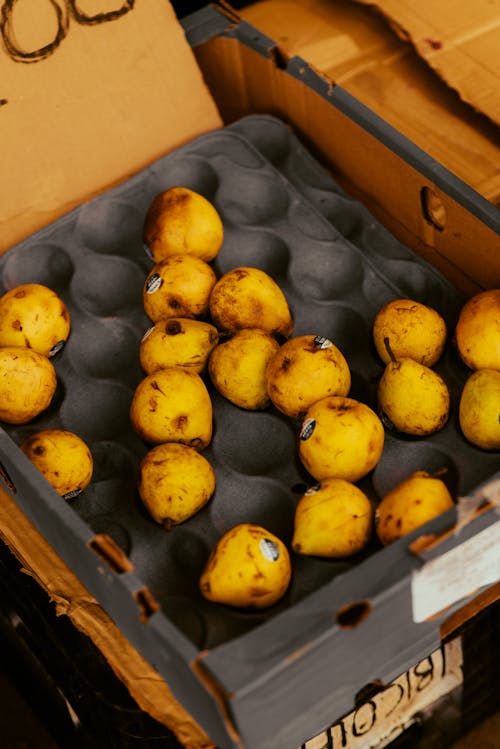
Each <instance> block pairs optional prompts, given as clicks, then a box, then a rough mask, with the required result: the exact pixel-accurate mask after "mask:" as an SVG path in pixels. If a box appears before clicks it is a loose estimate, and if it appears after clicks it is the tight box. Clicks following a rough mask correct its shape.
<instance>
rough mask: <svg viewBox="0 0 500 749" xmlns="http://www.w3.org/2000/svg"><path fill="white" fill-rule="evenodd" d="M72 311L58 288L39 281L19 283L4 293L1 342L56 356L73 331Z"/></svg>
mask: <svg viewBox="0 0 500 749" xmlns="http://www.w3.org/2000/svg"><path fill="white" fill-rule="evenodd" d="M70 327H71V323H70V315H69V311H68V308H67V307H66V304H65V303H64V302H63V300H62V299H61V298H60V297H59V296H58V295H57V294H56V292H55V291H52V289H49V288H48V287H47V286H43V285H42V284H38V283H27V284H22V285H21V286H16V287H15V288H13V289H10V291H7V292H6V293H5V294H4V295H3V296H2V297H0V346H21V347H26V348H29V349H32V351H36V352H37V353H38V354H43V355H44V356H48V357H51V356H54V354H56V353H57V352H58V351H60V349H61V348H62V347H63V346H64V344H65V342H66V340H67V339H68V336H69V333H70Z"/></svg>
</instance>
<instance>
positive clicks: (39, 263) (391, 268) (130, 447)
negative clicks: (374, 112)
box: [0, 116, 498, 648]
mask: <svg viewBox="0 0 500 749" xmlns="http://www.w3.org/2000/svg"><path fill="white" fill-rule="evenodd" d="M176 185H183V186H186V187H189V188H191V189H193V190H196V191H197V192H199V193H201V194H202V195H204V196H205V197H206V198H208V199H209V200H211V201H213V202H214V204H215V206H216V208H217V210H218V211H219V213H220V215H221V217H222V219H223V222H224V242H223V246H222V249H221V251H220V253H219V255H218V256H217V258H216V259H215V260H214V261H213V263H212V265H213V268H214V270H215V271H216V274H217V276H220V275H222V274H223V273H225V272H227V271H228V270H230V269H231V268H234V267H237V266H241V265H249V266H255V267H258V268H261V269H262V270H264V271H265V272H267V273H269V274H270V275H271V276H272V277H273V278H275V279H276V281H277V282H278V283H279V284H280V286H281V287H282V289H283V291H284V293H285V294H286V296H287V299H288V301H289V304H290V307H291V310H292V313H293V317H294V323H295V329H294V335H311V334H314V335H321V336H324V337H327V338H330V339H331V340H332V341H333V342H334V343H335V345H337V346H338V348H339V349H340V350H341V351H342V353H343V354H344V356H345V357H346V359H347V361H348V364H349V366H350V368H351V376H352V386H351V392H350V395H351V396H352V397H354V398H358V399H359V400H362V401H364V402H366V403H367V404H368V405H370V406H371V407H373V408H375V407H376V383H377V378H378V377H379V376H380V374H381V372H382V371H383V364H382V362H381V361H380V359H379V358H378V356H377V354H376V352H375V349H374V346H373V342H372V339H371V329H372V323H373V319H374V316H375V314H376V312H377V311H378V309H379V308H380V307H381V306H382V305H383V304H385V303H386V302H387V301H390V300H391V299H394V298H398V297H399V296H405V295H406V296H410V297H412V298H415V299H417V300H419V301H422V302H424V303H427V304H430V305H431V306H435V307H436V309H438V310H439V311H440V312H441V313H442V314H443V316H444V317H445V320H446V321H447V323H448V326H449V334H450V333H451V331H452V326H453V324H454V321H455V320H456V317H457V313H458V310H459V309H460V306H461V303H462V299H461V297H460V296H459V295H458V294H457V293H456V292H455V291H454V290H453V289H452V287H451V286H450V284H449V283H448V282H447V281H446V280H445V279H444V278H442V277H441V276H440V275H439V274H438V273H437V272H436V271H435V270H434V269H433V268H431V267H430V266H429V265H428V264H426V263H425V262H423V261H422V260H421V259H419V258H417V257H416V256H415V255H413V253H411V252H410V251H409V250H408V249H407V248H405V247H404V246H403V245H401V244H400V243H399V242H397V240H396V239H395V238H394V237H392V236H391V235H390V234H389V233H388V232H387V230H385V229H384V228H383V227H382V226H380V224H378V222H377V221H375V219H374V218H373V216H371V215H370V214H369V213H368V211H367V210H366V209H365V208H364V206H362V205H361V204H360V203H358V202H357V201H355V200H353V199H352V198H351V197H350V196H348V195H347V194H346V193H345V192H344V191H343V190H342V189H341V188H340V187H339V186H338V185H337V184H336V182H335V181H333V179H332V178H331V177H330V175H328V174H327V173H326V172H325V171H324V170H322V169H321V168H320V167H319V165H318V164H317V162H315V161H314V159H313V158H312V156H311V155H310V154H309V153H308V152H307V151H306V150H305V149H304V147H303V146H302V145H301V144H300V143H299V141H298V140H297V139H296V138H295V136H294V135H293V134H292V132H291V131H290V130H289V129H288V128H287V127H286V126H285V125H284V124H283V123H281V122H279V121H277V120H274V119H272V118H270V117H265V116H264V117H258V116H255V117H248V118H245V119H244V120H241V121H239V122H238V123H236V124H235V125H234V126H230V127H228V128H226V129H223V130H221V131H214V132H211V133H208V134H207V135H205V136H202V137H201V138H198V139H196V140H195V141H193V142H191V143H188V144H186V145H185V146H182V147H181V148H179V149H177V150H176V151H174V152H172V153H171V154H168V155H167V156H165V157H163V158H161V159H159V160H158V161H157V162H155V163H154V164H152V165H151V166H150V167H149V168H147V169H145V170H143V171H142V172H140V173H138V174H136V175H135V176H134V177H132V178H131V179H130V180H128V181H127V182H124V183H123V184H121V185H118V186H117V187H116V188H113V189H112V190H110V191H108V192H106V193H104V194H102V195H100V196H98V197H97V198H95V199H94V200H92V201H89V202H88V203H85V204H84V205H82V206H80V207H79V208H77V209H75V210H74V211H73V212H71V213H70V214H68V215H66V216H64V217H63V218H62V219H60V220H59V221H57V222H55V223H54V224H52V225H51V226H49V227H47V228H46V229H45V230H42V231H41V232H37V234H36V235H34V236H33V237H30V238H28V239H27V240H25V241H24V242H22V243H20V244H19V245H18V246H16V247H14V248H12V249H11V250H10V251H9V252H8V253H6V254H5V255H4V256H3V257H2V258H1V259H0V290H2V288H1V287H3V289H8V288H12V287H14V286H16V285H19V284H21V283H27V282H39V283H44V284H46V285H47V286H49V287H51V288H53V289H54V290H56V291H57V292H58V293H60V294H61V296H62V298H63V299H64V301H65V302H66V303H67V305H68V308H69V310H70V315H71V319H72V331H71V334H70V337H69V339H68V342H67V344H66V346H65V347H64V348H63V349H62V351H60V352H59V353H58V354H57V355H56V356H55V357H54V359H53V363H54V366H55V367H56V371H57V374H58V389H57V393H56V397H55V399H54V401H53V403H52V405H51V406H50V408H49V409H48V411H47V412H46V413H45V414H43V415H41V416H40V417H38V418H37V419H36V420H34V421H33V422H32V423H31V424H28V425H23V426H21V427H18V428H17V427H9V428H8V429H7V431H8V433H9V434H10V436H11V437H12V439H13V440H14V442H16V443H17V444H20V442H21V441H22V439H24V438H25V437H26V436H28V435H29V434H31V433H32V432H34V431H36V430H37V429H41V428H49V427H50V428H52V427H61V428H65V429H68V430H70V431H73V432H75V433H77V434H79V435H80V436H81V437H82V438H83V439H84V440H86V441H87V442H88V444H89V446H90V448H91V450H92V454H93V457H94V464H95V471H94V476H93V480H92V484H91V485H90V487H88V489H87V490H86V491H85V492H83V493H82V494H80V495H79V496H78V497H76V498H75V499H74V500H73V501H72V503H71V506H72V507H73V509H74V511H75V512H76V513H77V514H78V515H79V516H80V517H81V518H83V519H84V520H85V522H86V523H87V524H88V525H89V526H90V528H91V529H92V530H93V531H94V532H96V533H106V534H108V535H109V536H111V537H112V538H113V539H114V540H115V542H116V543H117V544H118V545H119V546H120V547H121V548H122V549H123V551H124V552H125V553H126V554H127V555H128V556H129V557H130V559H131V561H132V563H133V564H134V567H135V570H136V572H137V575H138V577H139V578H140V579H141V580H142V581H143V582H144V584H145V585H147V586H148V587H149V588H150V590H151V592H152V593H153V595H154V596H155V597H156V598H157V600H158V601H159V602H160V605H161V607H162V612H163V614H164V615H165V616H166V617H170V618H171V620H172V621H173V622H174V623H175V625H176V626H177V627H178V628H179V629H180V630H181V631H182V632H183V633H184V634H185V635H186V636H187V637H188V638H190V639H191V640H192V641H193V642H194V643H195V645H196V646H197V647H199V648H202V647H213V646H215V645H218V644H222V643H226V642H227V641H228V640H230V639H232V638H233V637H237V636H238V635H241V634H244V633H245V632H248V631H249V630H250V629H252V628H253V627H256V626H258V624H260V623H261V622H265V621H267V619H268V618H269V617H272V616H273V615H274V614H275V613H276V612H278V611H282V610H284V609H286V608H287V607H290V606H293V604H294V603H296V602H298V601H300V600H301V599H302V598H303V597H304V596H306V595H307V594H308V593H310V592H313V591H315V590H317V589H318V587H321V586H322V585H323V584H325V583H326V582H328V581H330V580H332V579H333V578H335V577H336V575H338V574H340V573H344V572H347V571H349V570H350V569H351V568H352V567H353V566H354V565H356V564H357V563H358V562H359V560H360V559H364V558H365V557H366V556H370V555H372V554H375V555H376V552H377V551H378V550H379V549H380V545H379V544H378V542H377V540H376V539H375V538H374V539H373V541H372V543H371V544H370V546H369V547H368V548H367V549H366V551H365V552H364V553H363V554H362V555H360V556H358V557H356V558H353V559H352V560H319V559H315V558H312V557H310V558H306V557H299V556H298V555H292V561H293V568H294V576H293V578H292V584H291V587H290V589H289V591H288V592H287V594H286V596H285V597H284V598H283V600H282V601H280V602H279V603H278V604H277V605H276V606H274V607H272V608H271V609H270V610H268V611H263V612H258V613H256V612H241V611H237V610H234V609H231V608H230V607H227V606H219V605H217V604H214V603H210V602H208V601H205V600H204V599H203V598H202V596H201V594H200V591H199V589H198V578H199V574H200V572H201V569H202V567H203V564H204V563H205V561H206V559H207V558H208V555H209V553H210V550H211V549H212V548H213V546H214V544H215V543H216V541H217V540H218V538H219V537H220V535H221V534H222V533H223V532H224V531H225V530H228V529H229V528H230V527H232V526H234V525H236V524H237V523H240V522H256V523H260V524H262V525H264V526H265V527H266V528H268V530H269V531H270V532H273V533H275V534H276V535H278V536H280V537H282V538H283V539H284V540H285V541H286V542H288V543H289V541H290V539H291V534H292V528H293V517H294V510H295V506H296V504H297V502H298V500H299V498H300V494H301V492H302V491H304V490H305V489H306V488H307V486H308V485H310V484H312V483H316V482H315V481H314V480H313V479H312V478H311V477H310V476H308V475H307V473H306V471H305V470H304V468H303V467H302V465H301V464H300V461H299V460H298V457H297V438H298V430H299V427H300V424H299V420H293V419H289V418H288V417H286V416H284V415H283V414H281V413H280V412H279V411H277V409H276V408H274V407H273V406H269V407H268V408H267V409H266V410H264V411H259V412H249V411H244V410H243V409H240V408H238V407H236V406H234V405H233V404H231V403H229V401H226V400H225V399H224V398H223V397H222V396H221V395H219V394H218V393H217V392H216V391H215V389H214V387H213V386H212V384H211V383H210V380H209V377H208V374H207V373H206V372H205V373H204V375H203V377H204V379H205V382H206V383H207V386H208V388H209V392H210V395H211V397H212V402H213V409H214V435H213V440H212V443H211V444H210V445H209V447H208V448H207V449H206V450H205V451H204V454H205V455H206V457H207V459H209V460H210V462H211V463H212V464H213V466H214V470H215V473H216V478H217V488H216V492H215V495H214V497H213V498H212V499H211V500H210V501H209V503H208V504H207V505H206V506H205V507H204V508H203V509H202V510H201V511H200V512H199V513H198V514H197V515H196V516H194V517H193V518H191V519H190V520H188V521H187V522H185V523H184V524H183V525H181V526H176V527H174V528H172V529H171V530H170V531H169V532H167V531H166V530H165V529H163V528H162V527H160V526H159V525H157V524H156V523H155V522H154V521H153V520H152V519H151V518H150V517H149V516H148V514H147V512H146V510H145V508H144V507H143V505H142V502H141V500H140V497H139V494H138V491H137V486H136V482H137V476H138V466H139V462H140V460H141V458H142V457H143V456H144V455H145V454H146V452H147V451H148V449H149V448H150V446H149V445H147V444H145V443H144V442H143V441H141V439H140V438H139V437H138V436H137V434H136V433H135V432H134V431H133V428H132V426H131V423H130V418H129V408H130V403H131V400H132V396H133V393H134V389H135V387H136V386H137V385H138V383H139V382H140V380H141V379H142V378H143V377H144V376H145V373H144V372H143V371H142V369H141V367H140V362H139V344H140V340H141V338H142V336H143V334H144V333H145V331H146V330H147V329H148V328H149V327H150V326H151V321H149V320H148V318H147V316H146V315H145V313H144V310H143V306H142V291H143V284H144V281H145V277H146V275H147V273H148V272H149V271H150V270H151V268H152V267H153V265H154V263H153V260H152V259H151V257H149V256H148V254H147V253H146V252H145V248H144V246H143V241H142V227H143V222H144V218H145V215H146V212H147V209H148V207H149V205H150V203H151V201H152V199H153V198H154V197H155V195H156V194H158V193H159V192H161V191H162V190H165V189H167V188H168V187H172V186H176ZM28 257H29V262H27V258H28ZM437 369H438V370H439V371H440V372H441V373H443V375H444V376H445V378H446V380H447V381H448V382H450V383H451V386H452V398H453V402H454V407H455V409H456V406H457V398H458V394H459V392H460V387H461V385H462V383H463V382H464V380H465V377H466V375H467V371H466V368H465V367H464V366H463V365H462V364H461V363H460V362H459V361H458V358H457V356H456V352H455V351H454V348H453V346H452V345H451V344H449V345H448V346H447V349H446V352H445V355H444V357H443V360H442V361H441V362H440V363H439V365H438V367H437ZM443 464H444V466H445V467H446V468H447V470H448V473H449V476H450V480H452V481H453V482H454V484H455V485H456V490H457V491H459V492H461V493H463V492H467V491H469V490H470V489H471V488H473V487H474V486H476V485H477V484H478V483H480V482H481V481H482V480H484V479H485V478H487V477H488V476H490V475H491V474H492V473H493V472H494V470H496V468H497V464H498V455H496V456H495V455H488V454H485V453H484V452H481V451H479V450H477V449H474V448H472V447H471V446H469V445H467V444H466V443H465V440H464V439H463V437H462V436H461V434H460V432H459V427H458V423H457V420H456V414H454V415H453V416H452V418H451V419H450V423H449V424H448V425H447V427H446V428H445V429H444V430H443V431H442V433H440V434H438V435H435V436H431V437H430V438H427V439H426V440H422V439H418V438H406V437H401V436H398V435H395V434H392V433H391V434H387V437H386V448H385V450H384V454H383V456H382V460H381V461H380V463H379V465H378V466H377V467H376V469H375V471H374V472H373V475H372V476H370V477H368V478H367V479H366V480H363V482H362V485H363V488H364V489H365V490H366V491H367V493H368V494H369V496H370V499H371V500H372V502H373V504H374V505H375V504H376V503H377V501H378V499H379V497H380V495H381V493H383V492H384V491H385V490H386V488H388V487H390V486H392V485H393V484H394V482H395V479H396V478H397V477H400V476H403V474H405V473H407V472H408V471H410V470H417V469H424V470H425V469H429V468H431V469H435V468H436V467H438V468H439V467H441V466H442V465H443ZM61 502H64V500H62V499H61ZM76 553H78V552H77V549H76V548H75V554H76ZM183 610H185V611H186V616H185V617H184V616H183V615H182V611H183Z"/></svg>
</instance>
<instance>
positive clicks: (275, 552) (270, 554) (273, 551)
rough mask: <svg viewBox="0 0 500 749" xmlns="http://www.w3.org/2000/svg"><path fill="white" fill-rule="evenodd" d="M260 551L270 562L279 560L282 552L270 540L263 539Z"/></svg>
mask: <svg viewBox="0 0 500 749" xmlns="http://www.w3.org/2000/svg"><path fill="white" fill-rule="evenodd" d="M260 550H261V552H262V555H263V556H264V557H265V558H266V559H267V561H268V562H276V561H277V560H278V559H279V556H280V550H279V549H278V547H277V545H276V544H275V543H274V541H271V539H270V538H263V539H261V542H260Z"/></svg>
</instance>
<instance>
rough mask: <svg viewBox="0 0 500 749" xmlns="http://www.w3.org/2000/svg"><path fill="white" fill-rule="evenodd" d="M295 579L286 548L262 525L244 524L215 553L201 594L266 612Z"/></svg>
mask: <svg viewBox="0 0 500 749" xmlns="http://www.w3.org/2000/svg"><path fill="white" fill-rule="evenodd" d="M291 575H292V567H291V561H290V555H289V553H288V549H287V548H286V546H285V544H284V543H283V542H282V541H281V540H280V539H279V538H278V537H277V536H275V535H274V534H273V533H270V532H269V531H268V530H266V529H265V528H262V527H261V526H260V525H254V524H252V523H242V524H240V525H237V526H235V527H234V528H232V529H231V530H230V531H228V532H227V533H225V534H224V535H223V536H222V538H221V539H220V540H219V541H218V543H217V545H216V546H215V548H214V549H213V551H212V553H211V554H210V557H209V559H208V561H207V563H206V565H205V567H204V569H203V571H202V574H201V576H200V591H201V593H202V595H203V596H204V597H205V598H206V599H208V600H209V601H215V602H216V603H222V604H226V605H227V606H235V607H238V608H253V609H262V608H266V607H268V606H272V605H273V604H274V603H276V602H277V601H278V600H279V599H280V598H281V597H282V596H283V595H284V594H285V592H286V591H287V589H288V586H289V584H290V580H291Z"/></svg>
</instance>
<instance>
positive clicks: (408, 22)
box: [355, 0, 500, 125]
mask: <svg viewBox="0 0 500 749" xmlns="http://www.w3.org/2000/svg"><path fill="white" fill-rule="evenodd" d="M355 2H358V3H361V4H363V5H368V6H370V8H373V9H375V10H377V11H378V12H379V13H380V14H381V15H382V16H383V17H384V18H385V20H386V22H387V23H388V24H389V26H390V27H391V28H392V30H393V31H394V32H395V33H396V34H397V36H398V37H399V38H400V39H402V40H403V41H406V42H409V43H411V44H412V45H413V47H414V48H415V50H416V52H417V54H418V55H419V56H420V57H421V58H422V59H423V60H425V62H426V63H427V64H428V65H429V66H430V67H431V68H432V69H433V70H434V71H435V72H436V73H437V75H439V76H440V78H442V80H443V81H445V83H446V84H447V85H448V86H450V87H451V88H453V89H454V90H455V91H456V92H457V93H458V95H459V96H460V98H461V99H462V100H463V101H465V102H467V103H468V104H470V106H472V107H473V108H474V109H475V110H476V111H478V112H481V113H482V114H484V115H486V117H488V118H489V119H490V120H491V121H492V122H494V123H495V124H496V125H500V56H499V55H498V47H499V44H500V13H499V11H498V6H497V5H496V4H495V3H484V2H483V3H469V4H465V3H462V4H461V7H459V8H458V7H457V3H454V2H453V0H441V2H440V3H438V4H437V5H436V3H431V2H422V0H377V2H373V0H355ZM471 6H472V7H471Z"/></svg>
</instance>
